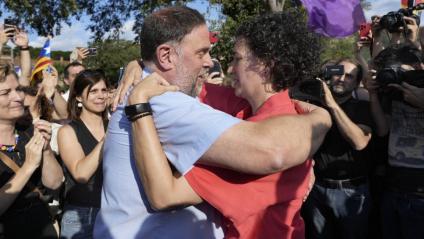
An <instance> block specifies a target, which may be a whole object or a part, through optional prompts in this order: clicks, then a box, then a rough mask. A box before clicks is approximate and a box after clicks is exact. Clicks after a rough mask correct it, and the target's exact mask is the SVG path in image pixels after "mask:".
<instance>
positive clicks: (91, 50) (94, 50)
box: [87, 47, 97, 56]
mask: <svg viewBox="0 0 424 239" xmlns="http://www.w3.org/2000/svg"><path fill="white" fill-rule="evenodd" d="M87 50H88V53H87V56H96V55H97V48H94V47H91V48H88V49H87Z"/></svg>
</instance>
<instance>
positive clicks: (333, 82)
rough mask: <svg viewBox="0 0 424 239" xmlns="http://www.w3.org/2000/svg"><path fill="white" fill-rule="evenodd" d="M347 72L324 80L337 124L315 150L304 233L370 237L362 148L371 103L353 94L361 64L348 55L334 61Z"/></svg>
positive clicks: (368, 136)
mask: <svg viewBox="0 0 424 239" xmlns="http://www.w3.org/2000/svg"><path fill="white" fill-rule="evenodd" d="M336 64H338V65H342V66H343V67H344V75H341V76H333V77H332V78H331V79H330V80H329V82H327V83H328V85H327V84H326V83H323V84H322V85H323V89H324V98H325V99H324V102H325V106H326V108H327V109H328V111H329V112H330V114H331V116H332V119H333V126H332V127H331V129H330V130H329V132H328V134H327V136H326V137H325V139H324V143H323V144H322V145H321V147H320V148H319V149H318V151H317V153H316V154H315V155H314V157H313V158H314V159H315V168H314V169H315V175H316V181H315V185H314V187H313V189H312V191H311V193H310V195H309V197H308V200H307V201H306V202H305V204H304V205H303V208H302V215H303V217H304V220H305V225H306V238H326V239H332V238H334V239H335V238H366V237H367V224H368V211H369V207H370V194H369V189H368V180H367V174H368V167H367V161H368V160H370V159H369V158H366V155H365V154H364V150H363V149H364V148H365V147H366V146H367V145H368V142H369V140H370V139H371V127H370V126H371V123H372V121H371V114H370V112H369V103H368V102H367V101H361V100H357V99H354V98H353V97H352V93H353V92H354V90H355V89H356V88H357V87H358V86H359V83H360V80H361V79H362V68H361V66H360V65H359V64H357V63H356V62H354V61H352V60H350V59H341V60H339V61H337V62H336Z"/></svg>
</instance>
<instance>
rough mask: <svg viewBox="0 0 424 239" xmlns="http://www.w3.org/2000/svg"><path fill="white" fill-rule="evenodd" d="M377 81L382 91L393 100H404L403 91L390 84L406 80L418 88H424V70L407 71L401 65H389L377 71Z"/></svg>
mask: <svg viewBox="0 0 424 239" xmlns="http://www.w3.org/2000/svg"><path fill="white" fill-rule="evenodd" d="M376 81H377V83H378V85H379V86H380V89H379V92H380V93H385V94H386V95H388V96H389V97H390V98H391V99H393V100H403V95H402V93H401V92H399V91H398V90H396V89H393V88H390V87H388V85H389V84H397V85H400V84H402V82H406V83H408V84H410V85H413V86H416V87H418V88H424V70H410V71H407V70H404V69H402V68H401V67H400V66H392V67H387V68H383V69H382V70H380V71H378V72H377V76H376Z"/></svg>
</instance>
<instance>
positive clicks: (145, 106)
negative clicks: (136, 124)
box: [125, 102, 152, 119]
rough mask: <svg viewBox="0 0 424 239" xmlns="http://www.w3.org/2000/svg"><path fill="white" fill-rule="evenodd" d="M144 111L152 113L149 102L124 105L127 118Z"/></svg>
mask: <svg viewBox="0 0 424 239" xmlns="http://www.w3.org/2000/svg"><path fill="white" fill-rule="evenodd" d="M146 112H149V113H152V108H151V107H150V104H149V102H147V103H140V104H134V105H128V106H125V115H126V116H127V118H128V119H131V118H133V117H134V116H136V115H139V114H141V113H146Z"/></svg>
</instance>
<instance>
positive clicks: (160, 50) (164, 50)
mask: <svg viewBox="0 0 424 239" xmlns="http://www.w3.org/2000/svg"><path fill="white" fill-rule="evenodd" d="M173 51H174V48H173V47H172V46H171V45H169V44H162V45H159V46H158V47H157V48H156V59H157V61H158V65H159V66H160V67H161V68H162V69H164V70H165V71H167V70H171V69H172V68H174V62H173V57H174V56H173V55H174V54H173Z"/></svg>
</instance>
